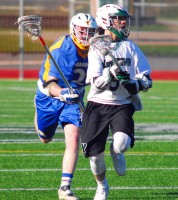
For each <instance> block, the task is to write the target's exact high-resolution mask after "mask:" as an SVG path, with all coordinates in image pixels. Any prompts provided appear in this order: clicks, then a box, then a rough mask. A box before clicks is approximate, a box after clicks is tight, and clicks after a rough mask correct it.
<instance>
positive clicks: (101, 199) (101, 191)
mask: <svg viewBox="0 0 178 200" xmlns="http://www.w3.org/2000/svg"><path fill="white" fill-rule="evenodd" d="M108 194H109V186H108V185H107V186H106V187H105V188H102V187H97V190H96V194H95V197H94V200H106V199H107V198H108Z"/></svg>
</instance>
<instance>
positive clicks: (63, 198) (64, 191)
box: [58, 185, 79, 200]
mask: <svg viewBox="0 0 178 200" xmlns="http://www.w3.org/2000/svg"><path fill="white" fill-rule="evenodd" d="M58 195H59V200H79V198H78V197H76V196H75V195H74V193H73V192H72V191H71V190H70V186H69V185H66V186H63V187H61V188H59V190H58Z"/></svg>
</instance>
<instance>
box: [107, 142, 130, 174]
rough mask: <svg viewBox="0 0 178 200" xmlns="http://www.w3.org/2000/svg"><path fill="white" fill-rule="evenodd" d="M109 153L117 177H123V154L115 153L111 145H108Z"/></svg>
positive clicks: (124, 163)
mask: <svg viewBox="0 0 178 200" xmlns="http://www.w3.org/2000/svg"><path fill="white" fill-rule="evenodd" d="M110 153H111V157H112V161H113V165H114V169H115V171H116V173H117V174H118V175H119V176H124V175H125V172H126V161H125V157H124V154H123V153H116V152H115V151H114V149H113V143H111V145H110Z"/></svg>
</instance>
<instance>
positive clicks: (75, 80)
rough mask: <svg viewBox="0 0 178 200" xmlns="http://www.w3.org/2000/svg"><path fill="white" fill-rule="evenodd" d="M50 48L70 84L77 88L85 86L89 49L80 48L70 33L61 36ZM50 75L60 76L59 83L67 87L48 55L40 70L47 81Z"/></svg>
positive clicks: (43, 78) (43, 79)
mask: <svg viewBox="0 0 178 200" xmlns="http://www.w3.org/2000/svg"><path fill="white" fill-rule="evenodd" d="M49 50H50V53H51V55H52V56H53V58H54V60H55V61H56V63H57V64H58V65H59V67H60V69H61V71H62V72H63V74H64V76H65V77H66V79H67V80H68V82H69V84H70V85H71V86H72V87H73V88H76V89H77V88H81V87H84V86H85V85H86V84H85V79H86V72H87V67H88V57H87V56H88V51H85V52H82V50H80V49H78V48H77V47H76V45H75V44H74V42H73V41H72V39H71V37H70V36H69V35H64V36H63V37H60V38H59V39H58V40H57V41H56V42H55V43H54V44H53V45H52V46H51V47H50V49H49ZM48 76H54V77H56V78H58V79H59V82H58V85H59V86H60V87H62V88H64V87H66V85H65V83H64V81H63V80H62V77H61V76H60V74H59V72H58V70H57V69H56V66H55V65H54V63H53V62H52V60H51V59H50V57H49V55H46V57H45V59H44V61H43V63H42V66H41V70H40V72H39V78H40V79H41V81H42V82H45V81H46V80H47V78H48Z"/></svg>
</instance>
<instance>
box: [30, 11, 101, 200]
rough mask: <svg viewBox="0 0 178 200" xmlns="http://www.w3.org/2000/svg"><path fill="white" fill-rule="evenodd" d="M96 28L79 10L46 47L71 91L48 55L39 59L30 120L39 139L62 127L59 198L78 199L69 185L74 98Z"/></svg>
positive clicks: (75, 145) (77, 123)
mask: <svg viewBox="0 0 178 200" xmlns="http://www.w3.org/2000/svg"><path fill="white" fill-rule="evenodd" d="M96 29H97V24H96V21H95V19H94V18H93V17H92V16H91V15H90V14H85V13H79V14H77V15H75V16H74V17H73V18H72V19H71V22H70V34H69V35H64V36H62V37H60V38H59V39H58V40H57V41H56V42H55V43H54V44H53V45H52V46H51V47H50V49H49V50H50V52H51V55H52V56H53V58H54V59H55V61H56V63H57V64H58V65H59V67H60V68H61V70H62V72H63V74H64V76H65V77H66V79H67V81H68V82H69V84H70V86H71V87H72V88H73V92H72V94H71V93H70V91H69V89H68V88H67V86H66V85H65V82H64V81H63V79H62V77H61V76H60V74H59V72H58V70H57V69H56V67H55V65H54V63H53V62H52V60H51V59H50V57H49V55H46V57H45V59H44V61H43V63H42V66H41V69H40V72H39V80H38V82H37V85H38V89H37V92H36V96H35V107H36V114H35V120H34V121H35V127H36V130H37V133H38V136H39V138H40V140H41V141H42V142H43V143H48V142H50V141H51V140H52V138H53V136H54V135H55V131H56V128H57V126H58V125H60V126H62V128H63V129H64V135H65V144H66V149H65V153H64V157H63V163H62V179H61V184H60V188H59V190H58V195H59V199H63V200H77V199H78V197H76V196H75V195H74V193H73V192H72V191H71V188H70V186H71V182H72V178H73V174H74V170H75V168H76V164H77V160H78V153H79V128H80V127H81V113H80V107H79V105H78V102H79V101H80V102H81V103H82V104H83V96H84V92H85V90H84V87H85V79H86V72H87V67H88V50H89V39H90V38H91V37H93V36H94V34H95V32H96Z"/></svg>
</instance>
